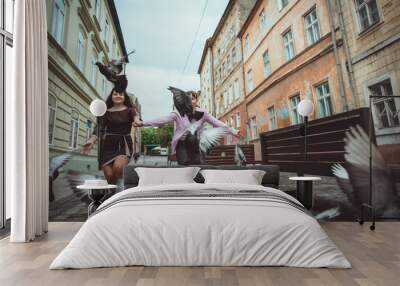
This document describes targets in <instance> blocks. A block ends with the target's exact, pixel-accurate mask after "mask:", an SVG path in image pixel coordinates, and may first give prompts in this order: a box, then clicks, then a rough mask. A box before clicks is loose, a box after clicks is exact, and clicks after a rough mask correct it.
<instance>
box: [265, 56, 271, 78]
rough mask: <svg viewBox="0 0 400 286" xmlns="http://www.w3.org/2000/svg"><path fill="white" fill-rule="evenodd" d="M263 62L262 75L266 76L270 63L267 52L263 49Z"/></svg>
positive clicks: (269, 72) (268, 72) (268, 73)
mask: <svg viewBox="0 0 400 286" xmlns="http://www.w3.org/2000/svg"><path fill="white" fill-rule="evenodd" d="M263 62H264V77H265V78H267V77H269V75H270V74H271V63H270V61H269V53H268V51H265V53H264V54H263Z"/></svg>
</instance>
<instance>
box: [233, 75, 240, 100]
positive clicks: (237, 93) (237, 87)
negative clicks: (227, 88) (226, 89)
mask: <svg viewBox="0 0 400 286" xmlns="http://www.w3.org/2000/svg"><path fill="white" fill-rule="evenodd" d="M233 89H234V91H235V92H234V96H235V100H236V99H238V98H239V97H240V87H239V79H238V78H237V79H235V82H234V84H233Z"/></svg>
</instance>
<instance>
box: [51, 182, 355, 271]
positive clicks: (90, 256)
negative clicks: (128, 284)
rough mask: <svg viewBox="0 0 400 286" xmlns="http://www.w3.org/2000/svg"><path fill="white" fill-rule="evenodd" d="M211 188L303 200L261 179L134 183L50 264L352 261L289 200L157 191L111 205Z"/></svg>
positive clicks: (339, 263)
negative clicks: (259, 183) (254, 182)
mask: <svg viewBox="0 0 400 286" xmlns="http://www.w3.org/2000/svg"><path fill="white" fill-rule="evenodd" d="M210 188H213V189H216V190H221V191H224V190H229V191H232V190H245V189H249V190H263V191H265V192H269V193H271V194H278V195H281V196H285V197H287V198H288V199H290V200H292V201H296V200H295V199H294V198H292V197H291V196H289V195H287V194H285V193H283V192H282V191H279V190H276V189H273V188H266V187H262V186H254V185H252V186H250V185H238V184H196V183H194V184H180V185H164V186H147V187H135V188H132V189H128V190H125V191H123V192H121V193H118V194H116V195H114V196H113V197H111V198H110V199H108V200H107V201H106V202H104V203H103V204H102V206H100V208H99V209H101V208H104V210H103V211H101V212H99V213H97V214H95V215H93V216H92V217H90V218H89V219H88V220H87V221H86V222H85V223H84V224H83V225H82V227H81V229H80V230H79V232H78V233H77V234H76V235H75V237H74V238H73V239H72V241H71V242H70V243H69V244H68V245H67V247H65V249H64V250H63V251H62V252H61V253H60V254H59V255H58V256H57V257H56V259H55V260H54V261H53V262H52V264H51V265H50V269H62V268H91V267H113V266H127V265H145V266H194V265H198V266H202V265H204V266H206V265H214V266H241V265H243V266H244V265H247V266H294V267H334V268H349V267H351V266H350V263H349V262H348V261H347V259H346V258H345V257H344V255H343V253H342V252H341V251H340V250H339V249H338V248H337V247H336V245H335V244H334V243H333V242H332V241H331V239H330V238H329V237H328V236H327V234H326V233H325V232H324V230H323V229H322V228H321V226H320V225H319V224H318V222H317V221H316V220H315V219H314V218H313V217H311V216H309V215H307V214H306V213H304V212H302V211H300V210H299V209H297V208H295V207H293V206H291V205H288V204H282V203H277V202H273V201H265V200H263V199H257V198H248V199H247V198H240V199H238V198H230V197H226V198H212V197H207V198H204V197H203V198H197V197H193V198H190V197H186V198H181V199H180V198H152V199H142V200H137V201H135V200H133V201H123V202H120V203H117V204H115V205H113V204H111V203H112V202H113V201H115V200H117V199H118V198H119V197H121V196H124V195H127V194H129V193H130V192H144V191H150V190H151V191H155V190H159V191H165V190H177V189H179V190H199V191H201V190H203V191H204V190H207V189H210ZM296 202H297V201H296ZM110 204H111V206H110ZM107 205H109V207H108V208H105V206H107Z"/></svg>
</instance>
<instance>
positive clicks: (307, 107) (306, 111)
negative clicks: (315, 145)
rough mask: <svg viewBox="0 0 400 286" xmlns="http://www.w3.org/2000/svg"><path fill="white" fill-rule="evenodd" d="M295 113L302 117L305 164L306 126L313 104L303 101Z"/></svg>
mask: <svg viewBox="0 0 400 286" xmlns="http://www.w3.org/2000/svg"><path fill="white" fill-rule="evenodd" d="M297 112H298V113H299V114H300V115H301V116H303V117H304V158H305V162H306V163H307V160H308V156H307V124H308V117H309V116H310V115H311V114H312V113H313V112H314V104H313V102H312V101H311V100H309V99H303V100H302V101H300V102H299V104H298V105H297Z"/></svg>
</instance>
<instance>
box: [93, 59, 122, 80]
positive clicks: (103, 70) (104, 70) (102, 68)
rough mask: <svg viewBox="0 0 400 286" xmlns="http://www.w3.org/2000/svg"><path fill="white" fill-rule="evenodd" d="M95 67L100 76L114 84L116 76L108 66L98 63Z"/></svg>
mask: <svg viewBox="0 0 400 286" xmlns="http://www.w3.org/2000/svg"><path fill="white" fill-rule="evenodd" d="M96 66H97V67H98V68H99V71H100V73H101V74H102V75H104V76H105V77H106V79H107V80H108V81H110V82H112V83H115V82H116V80H117V79H116V74H115V73H114V72H113V71H112V70H110V68H109V67H108V66H105V65H103V64H102V63H100V62H97V63H96Z"/></svg>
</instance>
